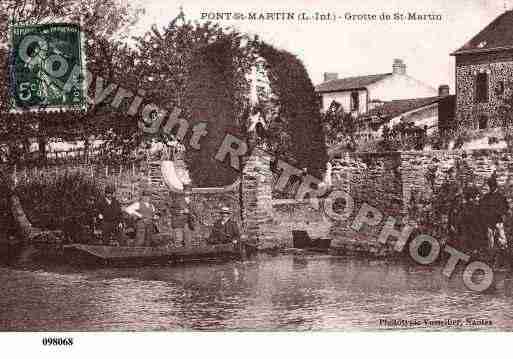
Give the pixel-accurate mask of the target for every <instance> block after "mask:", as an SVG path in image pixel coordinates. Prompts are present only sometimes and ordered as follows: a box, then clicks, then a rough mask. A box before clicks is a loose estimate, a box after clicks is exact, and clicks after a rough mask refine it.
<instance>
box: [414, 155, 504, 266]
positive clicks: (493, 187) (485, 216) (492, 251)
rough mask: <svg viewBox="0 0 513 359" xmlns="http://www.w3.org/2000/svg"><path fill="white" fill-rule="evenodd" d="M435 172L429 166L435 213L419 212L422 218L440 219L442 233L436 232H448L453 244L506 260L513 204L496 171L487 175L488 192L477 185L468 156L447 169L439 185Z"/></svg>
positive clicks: (431, 209)
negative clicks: (468, 162) (501, 186)
mask: <svg viewBox="0 0 513 359" xmlns="http://www.w3.org/2000/svg"><path fill="white" fill-rule="evenodd" d="M433 167H434V166H433ZM434 172H435V171H434V170H430V168H428V172H427V175H426V177H427V180H428V183H429V184H430V186H431V188H432V190H433V200H432V206H430V208H429V211H430V212H431V213H432V214H431V215H430V214H427V213H422V214H420V215H421V217H423V220H424V221H427V222H430V223H431V224H432V223H436V222H438V223H441V227H442V228H439V232H440V233H436V234H437V235H441V236H446V238H447V240H448V243H449V244H451V245H452V246H453V247H455V248H457V249H462V250H463V249H464V250H467V251H468V252H469V253H473V254H476V255H477V254H479V255H488V256H489V257H490V259H491V260H492V261H493V262H494V263H497V262H503V260H504V259H505V258H507V256H509V245H508V240H507V236H506V232H507V230H506V229H505V228H506V227H508V225H509V223H508V220H509V218H510V216H509V215H508V214H509V210H510V208H509V204H508V201H507V198H506V197H505V195H504V194H503V193H502V192H501V191H500V189H499V186H498V182H497V174H496V172H493V173H492V174H491V176H490V177H489V178H487V180H486V184H487V187H488V188H487V191H486V192H485V193H482V192H481V191H480V189H479V188H478V187H477V186H476V185H475V178H474V176H473V173H471V170H470V169H469V166H468V165H466V161H465V156H462V158H461V161H459V162H458V163H457V164H456V166H455V167H450V168H448V169H447V170H446V177H445V179H444V181H443V183H442V184H441V186H439V187H438V188H436V185H435V176H434V175H433V173H434Z"/></svg>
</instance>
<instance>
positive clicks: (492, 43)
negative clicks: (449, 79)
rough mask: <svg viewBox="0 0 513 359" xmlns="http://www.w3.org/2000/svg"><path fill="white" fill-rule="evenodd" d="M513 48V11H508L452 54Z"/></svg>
mask: <svg viewBox="0 0 513 359" xmlns="http://www.w3.org/2000/svg"><path fill="white" fill-rule="evenodd" d="M505 48H506V49H507V48H513V11H506V12H504V13H503V14H501V15H500V16H499V17H497V18H496V19H495V20H493V21H492V22H491V23H490V24H488V26H486V27H485V28H484V29H483V30H481V32H479V33H478V34H477V35H476V36H474V37H473V38H472V39H471V40H470V41H468V42H467V43H466V44H465V45H463V46H462V47H461V48H459V49H458V50H456V51H454V52H453V53H452V54H451V55H459V54H464V53H470V52H487V51H494V50H495V51H496V50H501V49H505Z"/></svg>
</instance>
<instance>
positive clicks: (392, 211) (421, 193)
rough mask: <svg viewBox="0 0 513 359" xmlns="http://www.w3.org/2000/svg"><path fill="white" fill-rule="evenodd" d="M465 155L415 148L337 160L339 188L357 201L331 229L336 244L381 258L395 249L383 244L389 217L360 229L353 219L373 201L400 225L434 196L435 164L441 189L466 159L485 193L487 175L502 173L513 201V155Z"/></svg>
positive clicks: (477, 152) (481, 152)
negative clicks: (452, 170)
mask: <svg viewBox="0 0 513 359" xmlns="http://www.w3.org/2000/svg"><path fill="white" fill-rule="evenodd" d="M462 155H463V152H462V151H423V152H417V151H411V152H401V153H381V154H372V155H371V157H372V158H373V159H374V160H373V161H374V162H371V163H369V157H368V156H369V155H368V154H365V155H362V154H350V155H349V154H348V155H345V156H344V157H343V158H338V159H334V160H332V165H333V179H332V181H333V185H334V189H335V190H343V191H345V192H347V193H350V194H351V197H352V198H353V199H354V202H355V208H354V211H353V214H352V216H351V217H350V218H349V219H348V220H347V221H344V222H338V223H334V224H333V226H332V227H331V229H330V232H329V236H330V237H331V238H332V240H333V242H332V244H333V245H334V246H335V247H340V248H343V249H344V250H347V251H351V252H363V253H371V254H375V255H380V256H384V255H390V254H391V253H393V250H392V247H391V245H388V246H383V245H381V244H380V243H378V242H377V238H378V235H379V232H380V231H381V229H382V225H383V223H384V221H382V222H381V223H380V225H378V226H374V227H371V226H366V225H364V226H363V228H362V229H361V230H359V231H355V230H353V229H352V228H351V223H352V221H353V219H354V218H355V216H356V214H357V212H358V210H359V209H360V206H361V204H362V203H367V204H369V205H371V206H373V207H375V208H377V209H379V210H380V212H381V213H382V214H383V216H384V218H386V217H387V216H392V217H394V218H396V219H397V221H398V223H399V227H398V229H400V228H401V227H402V224H404V223H406V222H407V221H408V220H409V217H410V216H411V215H412V213H411V211H412V207H413V205H414V204H416V203H418V202H419V201H420V199H421V197H424V198H426V197H430V195H431V194H432V191H431V186H430V184H429V182H428V179H427V177H426V174H427V171H428V168H429V167H432V168H433V167H434V168H436V175H435V181H434V182H435V186H436V187H439V186H441V185H442V183H443V181H444V179H445V178H446V176H447V174H446V172H445V170H447V169H448V168H450V167H457V166H458V165H459V164H461V163H462V162H463V161H464V162H466V163H467V165H468V166H469V168H470V169H471V170H472V172H473V173H474V179H473V184H474V185H476V186H477V187H478V188H480V190H481V192H482V193H485V192H486V190H487V186H486V179H488V178H489V177H490V176H491V174H492V173H493V172H494V171H496V173H497V176H498V182H499V185H500V187H501V190H502V191H503V192H504V194H505V195H506V197H507V198H508V199H509V200H510V204H513V153H511V152H507V151H503V150H474V151H466V158H463V156H462ZM434 158H436V160H433V159H434ZM391 244H393V243H391Z"/></svg>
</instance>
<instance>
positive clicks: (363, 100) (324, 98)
mask: <svg viewBox="0 0 513 359" xmlns="http://www.w3.org/2000/svg"><path fill="white" fill-rule="evenodd" d="M315 91H316V92H317V94H318V96H319V98H320V102H321V107H322V109H323V110H327V109H328V108H329V106H330V105H331V103H332V102H333V101H335V102H337V103H339V104H340V105H341V106H342V109H343V110H344V112H346V113H351V114H353V115H354V116H355V117H356V116H359V115H361V114H364V113H366V112H367V111H369V110H370V109H372V108H374V107H375V106H379V105H380V104H382V103H383V102H386V101H393V100H402V99H411V98H420V97H431V96H437V90H436V89H435V88H433V87H431V86H429V85H427V84H425V83H423V82H422V81H419V80H417V79H415V78H413V77H411V76H410V75H408V74H407V73H406V64H405V63H404V62H403V61H402V60H400V59H395V60H394V62H393V64H392V72H390V73H384V74H376V75H365V76H356V77H347V78H341V79H339V78H338V74H336V73H325V74H324V82H323V83H321V84H319V85H317V86H316V87H315Z"/></svg>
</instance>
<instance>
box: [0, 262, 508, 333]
mask: <svg viewBox="0 0 513 359" xmlns="http://www.w3.org/2000/svg"><path fill="white" fill-rule="evenodd" d="M0 288H1V295H0V330H3V331H5V330H9V331H14V330H21V331H99V330H101V331H122V330H123V331H126V330H130V331H132V330H137V331H146V330H170V331H174V330H368V329H371V330H374V329H391V328H393V326H388V327H385V326H383V325H380V320H385V319H387V320H393V319H397V320H409V321H414V320H417V321H418V323H417V324H415V325H411V326H409V327H396V328H401V329H411V328H415V329H429V330H447V329H465V330H512V329H513V310H512V308H513V306H512V305H513V297H512V296H511V294H510V292H511V290H509V286H508V284H507V282H506V285H504V281H502V282H499V283H498V285H497V289H496V290H494V291H493V292H492V293H488V294H480V293H476V292H472V291H470V290H469V289H467V288H466V287H465V285H464V284H463V281H462V277H461V273H459V274H458V273H456V274H455V275H453V276H452V277H451V279H449V280H448V279H446V278H445V277H443V276H442V275H441V274H440V268H438V267H424V266H418V265H416V266H414V265H408V264H402V263H387V262H384V261H370V260H361V259H347V258H343V257H333V256H329V255H321V254H314V255H292V254H288V255H283V254H282V255H277V256H270V255H259V256H258V257H257V258H255V259H253V260H250V261H245V262H228V263H227V262H225V263H219V262H212V263H196V264H188V265H180V266H147V267H142V268H101V269H87V270H78V269H76V268H71V267H57V268H8V267H0ZM467 319H469V320H470V319H473V320H481V321H478V322H474V323H473V324H472V325H470V324H468V325H467V324H464V325H462V326H452V325H453V324H448V322H444V323H445V324H439V323H438V322H437V321H447V320H450V321H457V320H461V321H462V323H466V320H467ZM424 320H429V321H431V322H430V323H429V324H428V323H425V322H424ZM487 321H489V322H487ZM485 322H487V323H485ZM490 322H491V324H490ZM451 323H452V322H451Z"/></svg>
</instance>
